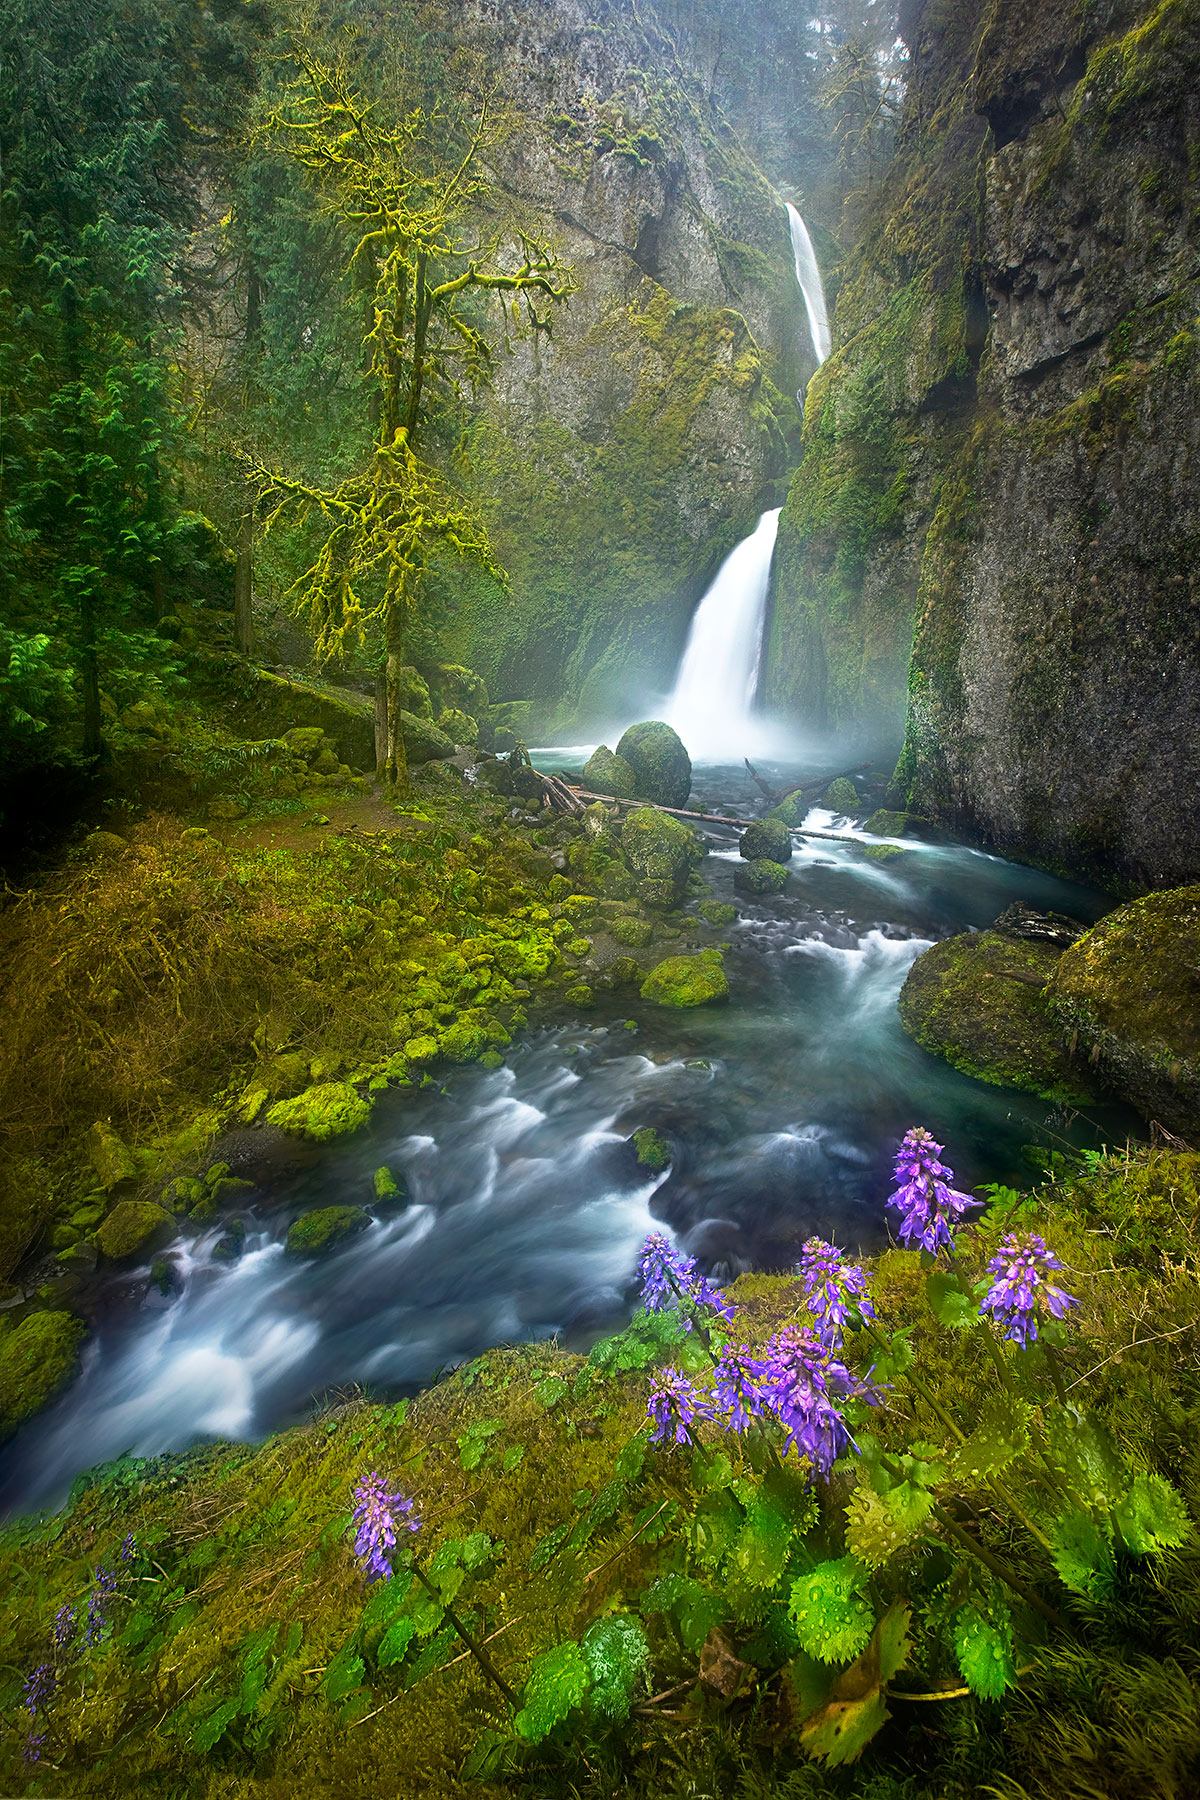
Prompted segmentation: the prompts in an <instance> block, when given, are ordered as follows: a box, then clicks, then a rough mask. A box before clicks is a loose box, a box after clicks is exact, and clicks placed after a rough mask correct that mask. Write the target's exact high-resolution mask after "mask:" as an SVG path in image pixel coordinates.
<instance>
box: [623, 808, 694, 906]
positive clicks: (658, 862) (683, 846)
mask: <svg viewBox="0 0 1200 1800" xmlns="http://www.w3.org/2000/svg"><path fill="white" fill-rule="evenodd" d="M621 850H622V853H623V855H624V858H625V861H626V862H627V863H628V865H629V867H630V869H632V871H633V873H634V874H635V875H636V876H638V877H640V885H639V888H638V897H639V899H641V900H642V902H643V903H644V904H645V905H648V906H653V907H656V908H658V909H660V910H666V909H668V908H670V907H671V906H675V905H678V903H679V901H680V900H682V899H683V896H684V894H685V892H686V891H687V884H688V878H689V876H690V875H691V873H692V871H693V869H695V868H697V867H698V866H699V865H700V863H702V862H703V861H704V855H705V849H704V842H703V839H702V838H701V837H700V836H699V834H698V833H697V832H696V830H695V828H694V827H693V826H691V825H686V824H685V823H684V821H683V820H682V819H675V818H672V817H671V815H670V813H664V812H658V811H657V810H656V809H655V808H654V807H652V806H639V807H638V808H636V810H635V811H633V812H631V813H630V815H629V817H628V818H627V819H626V821H625V823H624V825H623V826H622V828H621ZM647 883H654V884H655V886H654V887H652V888H651V889H650V891H649V892H643V888H644V887H645V886H646V884H647Z"/></svg>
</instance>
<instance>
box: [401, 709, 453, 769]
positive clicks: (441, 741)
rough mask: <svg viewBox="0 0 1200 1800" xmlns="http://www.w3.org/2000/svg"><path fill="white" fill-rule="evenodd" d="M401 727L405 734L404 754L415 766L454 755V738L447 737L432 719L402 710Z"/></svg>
mask: <svg viewBox="0 0 1200 1800" xmlns="http://www.w3.org/2000/svg"><path fill="white" fill-rule="evenodd" d="M400 729H401V732H402V733H403V735H404V754H405V755H406V756H407V758H408V760H409V762H410V764H412V766H413V767H414V768H416V767H419V766H420V765H421V764H422V763H430V762H436V761H439V760H441V759H443V758H445V757H447V756H453V755H454V740H453V739H452V738H449V737H447V736H446V733H445V732H444V731H442V730H441V729H440V727H438V726H437V725H435V724H434V723H433V721H432V719H419V718H417V716H416V714H415V713H409V712H403V711H402V712H401V714H400Z"/></svg>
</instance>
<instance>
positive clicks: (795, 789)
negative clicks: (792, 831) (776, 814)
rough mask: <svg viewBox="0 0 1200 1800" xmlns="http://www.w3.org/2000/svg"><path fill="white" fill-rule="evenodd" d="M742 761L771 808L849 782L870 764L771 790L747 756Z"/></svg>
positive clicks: (817, 776)
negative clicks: (800, 795)
mask: <svg viewBox="0 0 1200 1800" xmlns="http://www.w3.org/2000/svg"><path fill="white" fill-rule="evenodd" d="M742 760H743V761H744V762H745V764H746V767H747V769H748V770H749V772H750V777H751V779H752V780H753V781H754V782H756V783H757V785H758V786H759V787H760V788H761V789H762V791H763V793H764V794H765V795H766V797H767V799H768V800H769V801H770V802H771V804H772V805H773V806H782V805H783V802H784V801H785V800H790V799H791V797H792V795H793V794H808V793H816V791H817V789H818V788H827V787H830V786H831V785H832V784H833V782H835V781H849V779H850V777H851V775H861V774H862V772H863V770H864V769H869V768H870V767H871V765H870V763H857V764H856V765H855V767H854V768H853V769H843V770H842V771H841V773H840V774H837V775H815V776H813V778H812V779H811V780H810V781H798V782H796V783H795V784H794V785H793V786H792V787H790V788H773V787H772V786H771V784H770V783H769V782H768V781H764V779H763V777H762V776H761V775H760V774H759V772H758V770H757V769H756V768H755V767H754V764H753V763H752V762H751V761H750V758H749V757H748V756H747V757H744V758H743V759H742Z"/></svg>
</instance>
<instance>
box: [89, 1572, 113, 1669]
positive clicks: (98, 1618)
mask: <svg viewBox="0 0 1200 1800" xmlns="http://www.w3.org/2000/svg"><path fill="white" fill-rule="evenodd" d="M116 1591H117V1578H116V1576H115V1575H114V1574H113V1572H112V1570H111V1569H97V1570H96V1585H95V1587H94V1588H93V1589H92V1591H91V1593H90V1594H89V1595H88V1610H87V1625H86V1626H85V1628H84V1633H83V1643H84V1648H85V1649H87V1650H90V1649H91V1648H92V1646H93V1645H94V1644H98V1643H99V1641H100V1638H101V1636H102V1634H103V1631H104V1627H105V1626H106V1625H107V1623H108V1616H107V1609H108V1602H109V1600H110V1599H111V1598H112V1596H113V1595H114V1594H115V1593H116Z"/></svg>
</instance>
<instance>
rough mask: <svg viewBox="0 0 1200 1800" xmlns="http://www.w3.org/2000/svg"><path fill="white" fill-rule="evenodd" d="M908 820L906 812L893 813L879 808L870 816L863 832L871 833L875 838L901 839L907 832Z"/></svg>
mask: <svg viewBox="0 0 1200 1800" xmlns="http://www.w3.org/2000/svg"><path fill="white" fill-rule="evenodd" d="M909 818H910V815H909V814H908V813H906V812H893V811H892V810H891V809H890V808H888V807H886V806H881V807H880V808H879V811H878V812H873V813H872V814H871V816H870V818H869V819H868V820H867V822H866V824H865V825H864V826H863V830H864V831H870V832H872V833H873V834H874V835H875V836H876V837H903V836H904V834H905V832H906V831H907V830H908V826H909Z"/></svg>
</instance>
